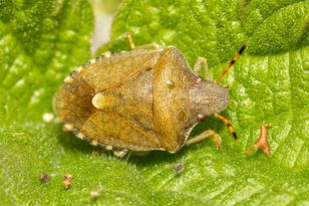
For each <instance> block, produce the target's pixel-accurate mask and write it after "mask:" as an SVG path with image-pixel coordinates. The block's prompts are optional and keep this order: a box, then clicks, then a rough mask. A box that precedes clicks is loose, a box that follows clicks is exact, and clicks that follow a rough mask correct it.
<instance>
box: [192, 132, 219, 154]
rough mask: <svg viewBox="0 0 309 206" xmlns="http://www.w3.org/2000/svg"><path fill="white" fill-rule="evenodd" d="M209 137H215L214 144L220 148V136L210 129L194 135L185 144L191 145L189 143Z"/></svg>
mask: <svg viewBox="0 0 309 206" xmlns="http://www.w3.org/2000/svg"><path fill="white" fill-rule="evenodd" d="M211 137H213V138H214V139H215V144H216V147H217V149H220V148H221V144H220V142H221V139H220V136H219V135H218V134H217V133H216V132H215V131H213V130H211V129H210V130H206V131H204V132H202V133H201V134H199V135H196V136H195V137H192V138H191V139H189V140H188V141H187V142H186V145H191V144H194V143H197V142H200V141H202V140H204V139H207V138H211Z"/></svg>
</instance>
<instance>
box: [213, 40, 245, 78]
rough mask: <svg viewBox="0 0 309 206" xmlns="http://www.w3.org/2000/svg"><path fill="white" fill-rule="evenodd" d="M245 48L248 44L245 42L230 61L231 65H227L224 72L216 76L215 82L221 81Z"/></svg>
mask: <svg viewBox="0 0 309 206" xmlns="http://www.w3.org/2000/svg"><path fill="white" fill-rule="evenodd" d="M245 48H247V44H244V45H243V46H242V47H241V48H240V50H239V51H238V52H237V53H236V54H235V56H234V57H233V59H232V60H231V61H230V63H229V65H227V67H225V69H224V70H223V72H222V73H221V74H220V75H219V76H218V77H217V78H216V80H215V82H219V81H220V80H221V79H222V78H223V77H224V75H225V74H226V73H227V72H228V71H229V70H230V69H231V68H232V66H233V65H234V64H235V62H236V60H237V59H238V58H239V56H240V55H241V53H242V52H243V51H244V50H245Z"/></svg>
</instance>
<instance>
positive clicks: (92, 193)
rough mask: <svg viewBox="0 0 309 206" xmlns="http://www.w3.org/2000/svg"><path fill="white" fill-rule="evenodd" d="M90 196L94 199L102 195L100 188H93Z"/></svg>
mask: <svg viewBox="0 0 309 206" xmlns="http://www.w3.org/2000/svg"><path fill="white" fill-rule="evenodd" d="M90 196H91V198H92V199H97V198H98V197H99V196H100V191H99V190H98V189H93V190H91V192H90Z"/></svg>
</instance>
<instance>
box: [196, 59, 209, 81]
mask: <svg viewBox="0 0 309 206" xmlns="http://www.w3.org/2000/svg"><path fill="white" fill-rule="evenodd" d="M202 69H203V71H204V76H205V78H203V79H205V80H209V79H210V77H209V69H208V64H207V60H206V59H205V58H203V57H199V58H198V59H197V61H196V62H195V64H194V67H193V71H194V73H195V74H196V75H198V76H200V75H199V72H200V71H201V70H202Z"/></svg>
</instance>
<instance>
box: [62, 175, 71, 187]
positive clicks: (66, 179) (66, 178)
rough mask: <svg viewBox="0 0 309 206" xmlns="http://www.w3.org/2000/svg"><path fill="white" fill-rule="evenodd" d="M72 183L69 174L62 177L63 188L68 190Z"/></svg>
mask: <svg viewBox="0 0 309 206" xmlns="http://www.w3.org/2000/svg"><path fill="white" fill-rule="evenodd" d="M72 183H73V176H72V175H71V174H66V175H64V180H63V186H64V188H65V189H69V188H70V187H71V186H72Z"/></svg>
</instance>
